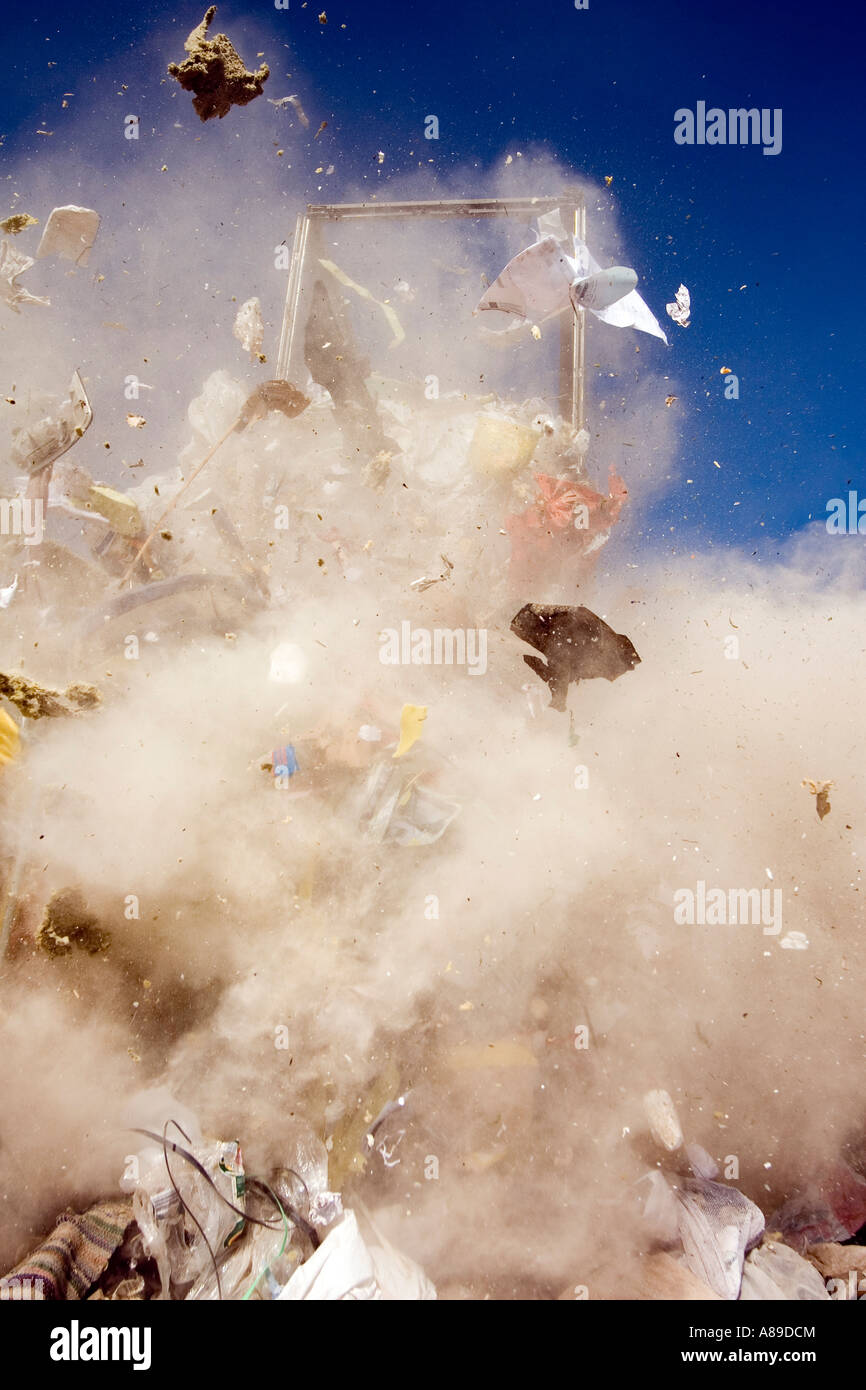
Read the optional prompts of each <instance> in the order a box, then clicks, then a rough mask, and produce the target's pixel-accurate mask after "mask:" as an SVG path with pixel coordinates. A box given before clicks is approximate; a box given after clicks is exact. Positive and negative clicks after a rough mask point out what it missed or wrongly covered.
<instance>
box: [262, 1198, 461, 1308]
mask: <svg viewBox="0 0 866 1390" xmlns="http://www.w3.org/2000/svg"><path fill="white" fill-rule="evenodd" d="M362 1221H363V1230H362V1227H361V1224H360V1223H359V1220H358V1216H357V1215H356V1213H355V1212H354V1211H346V1212H344V1214H343V1216H342V1217H341V1218H340V1219H339V1221H337V1222H335V1224H334V1225H333V1226H332V1227H331V1228H330V1230H329V1231H328V1234H327V1236H326V1237H325V1239H324V1240H323V1241H322V1244H321V1245H320V1246H319V1248H318V1250H317V1251H316V1252H315V1254H313V1255H311V1256H310V1258H309V1259H308V1260H307V1262H306V1264H304V1265H302V1266H301V1268H300V1269H299V1270H297V1272H296V1273H295V1274H293V1275H292V1277H291V1279H290V1280H289V1282H288V1284H287V1285H286V1287H285V1288H284V1289H283V1291H282V1293H281V1294H280V1295H279V1301H280V1302H299V1301H301V1300H305V1299H311V1300H316V1301H322V1302H338V1301H339V1302H342V1301H352V1302H367V1301H370V1300H379V1299H382V1300H387V1301H393V1300H398V1301H400V1302H416V1301H428V1300H432V1299H435V1298H436V1290H435V1288H434V1287H433V1285H432V1284H431V1283H430V1280H429V1279H428V1278H427V1276H426V1274H425V1273H424V1271H423V1270H422V1269H421V1268H420V1266H418V1265H416V1264H415V1263H414V1261H412V1260H410V1259H408V1258H407V1256H405V1255H403V1254H401V1253H400V1252H399V1251H398V1250H395V1249H394V1247H393V1245H390V1244H389V1243H388V1241H386V1240H385V1239H384V1237H383V1236H381V1235H380V1234H379V1232H378V1231H377V1230H376V1229H375V1227H374V1226H373V1225H372V1222H370V1221H369V1219H364V1218H362Z"/></svg>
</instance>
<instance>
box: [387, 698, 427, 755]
mask: <svg viewBox="0 0 866 1390" xmlns="http://www.w3.org/2000/svg"><path fill="white" fill-rule="evenodd" d="M426 718H427V706H426V705H404V706H403V708H402V710H401V712H400V742H399V743H398V745H397V751H396V752H395V754H394V757H395V758H402V756H403V754H404V753H408V752H409V749H410V748H411V747H412V745H413V744H415V743H417V742H418V740H419V738H420V737H421V733H422V731H423V728H424V720H425V719H426Z"/></svg>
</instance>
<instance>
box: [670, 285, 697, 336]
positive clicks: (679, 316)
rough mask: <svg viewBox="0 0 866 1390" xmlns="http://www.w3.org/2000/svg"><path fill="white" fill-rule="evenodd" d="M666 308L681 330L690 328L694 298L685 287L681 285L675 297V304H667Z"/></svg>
mask: <svg viewBox="0 0 866 1390" xmlns="http://www.w3.org/2000/svg"><path fill="white" fill-rule="evenodd" d="M665 308H666V309H667V311H668V313H669V314H670V316H671V318H672V319H673V321H674V323H678V324H679V326H680V328H688V326H689V321H690V320H689V315H690V314H691V312H692V297H691V295H690V294H689V292H688V290H687V289H686V287H685V285H680V287H679V289H678V290H677V292H676V295H675V296H674V302H673V303H672V304H666V305H665Z"/></svg>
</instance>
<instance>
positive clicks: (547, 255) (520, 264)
mask: <svg viewBox="0 0 866 1390" xmlns="http://www.w3.org/2000/svg"><path fill="white" fill-rule="evenodd" d="M538 237H539V239H538V241H536V243H535V245H534V246H528V247H527V248H526V250H524V251H521V252H519V254H518V255H516V256H515V257H514V258H513V259H512V260H510V261H509V262H508V264H507V265H506V267H505V269H504V270H503V271H502V273H501V274H500V275H499V276H498V277H497V279H496V280H495V281H494V282H493V284H492V285H490V287H489V288H488V289H487V290H486V291H485V293H484V295H483V296H482V298H481V299H480V300H479V302H478V304H477V305H476V307H475V313H476V314H477V313H480V312H482V311H483V310H485V309H498V310H499V311H500V312H501V313H506V314H515V315H517V316H518V317H519V318H521V319H528V320H532V321H535V320H539V319H545V318H548V317H549V316H550V315H552V314H559V313H562V311H563V309H567V308H568V306H569V304H572V305H574V306H575V307H578V306H581V307H583V308H586V309H589V311H590V313H593V314H595V316H596V318H599V319H601V320H602V322H603V323H610V324H612V325H613V326H614V327H616V328H637V329H639V330H640V331H641V332H642V333H651V334H652V335H653V337H655V338H661V340H662V342H664V343H666V342H667V338H666V336H665V334H664V332H663V331H662V329H661V327H660V325H659V323H658V320H657V319H656V317H655V315H654V314H653V313H652V311H651V310H650V308H649V307H648V305H647V304H646V303H645V302H644V300H643V299H642V298H641V296H640V295H639V294H638V293H637V290H636V289H635V288H634V286H635V285H636V284H637V275H636V274H635V272H634V271H633V270H631V269H630V268H629V267H627V266H611V267H610V268H609V269H608V270H602V268H601V266H600V265H599V263H598V261H597V260H596V259H595V257H594V256H593V255H592V254H591V253H590V250H589V247H588V246H587V245H586V244H585V243H584V242H582V241H581V240H580V239H579V238H578V237H576V236H573V237H569V236H568V234H567V233H566V231H565V227H564V226H563V222H562V214H561V213H560V210H559V208H555V209H554V210H553V212H548V213H545V214H544V215H543V216H541V217H539V219H538ZM569 244H570V245H571V251H572V254H569V253H568V250H567V248H568V246H569ZM500 331H502V332H509V331H511V330H509V329H504V330H500Z"/></svg>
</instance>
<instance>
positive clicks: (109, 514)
mask: <svg viewBox="0 0 866 1390" xmlns="http://www.w3.org/2000/svg"><path fill="white" fill-rule="evenodd" d="M88 504H89V506H90V507H91V508H92V509H93V511H95V512H99V515H100V516H104V517H105V519H106V521H108V522H110V524H111V526H112V529H113V530H115V531H117V532H119V534H120V535H121V536H126V537H127V538H128V539H130V540H133V539H134V538H135V537H136V536H140V535H141V531H142V524H141V513H140V512H139V510H138V507H137V506H136V504H135V502H133V500H132V498H131V497H127V496H126V495H125V494H124V493H122V492H117V491H116V490H115V489H114V488H113V487H105V485H104V484H103V483H94V484H93V486H92V487H91V489H90V495H89V503H88Z"/></svg>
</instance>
